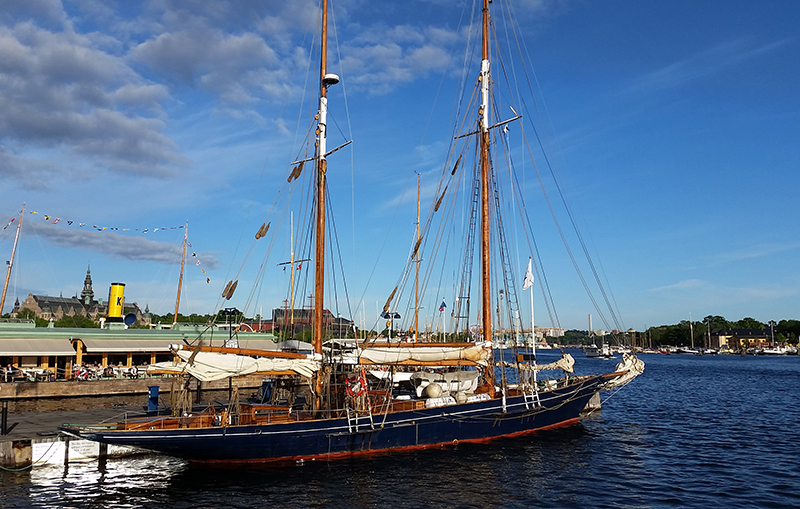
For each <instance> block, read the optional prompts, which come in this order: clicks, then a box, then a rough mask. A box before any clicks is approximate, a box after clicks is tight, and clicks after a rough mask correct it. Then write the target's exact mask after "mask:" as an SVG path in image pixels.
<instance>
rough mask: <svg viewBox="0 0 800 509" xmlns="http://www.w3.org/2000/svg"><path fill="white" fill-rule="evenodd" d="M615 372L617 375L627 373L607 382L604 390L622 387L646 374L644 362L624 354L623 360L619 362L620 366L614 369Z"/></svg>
mask: <svg viewBox="0 0 800 509" xmlns="http://www.w3.org/2000/svg"><path fill="white" fill-rule="evenodd" d="M614 371H615V372H617V373H619V372H621V371H625V374H624V375H621V376H619V377H617V378H614V379H612V380H609V381H608V382H606V385H605V386H604V387H603V389H605V390H609V389H614V388H616V387H622V386H623V385H625V384H627V383H628V382H630V381H631V380H633V379H634V378H636V377H637V376H639V375H641V374H642V373H644V362H643V361H641V360H640V359H639V358H638V357H636V356H635V355H629V354H627V353H624V354H622V360H621V361H620V362H619V364H617V367H616V368H614Z"/></svg>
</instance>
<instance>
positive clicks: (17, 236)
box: [0, 203, 25, 315]
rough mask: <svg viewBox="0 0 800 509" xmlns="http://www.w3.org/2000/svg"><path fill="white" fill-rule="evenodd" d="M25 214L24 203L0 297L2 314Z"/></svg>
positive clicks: (0, 312)
mask: <svg viewBox="0 0 800 509" xmlns="http://www.w3.org/2000/svg"><path fill="white" fill-rule="evenodd" d="M24 214H25V204H24V203H23V204H22V212H20V213H19V222H18V223H17V233H16V234H15V235H14V247H12V248H11V259H10V260H9V261H8V270H7V271H6V282H5V284H3V296H2V297H0V315H2V314H3V306H4V305H5V303H6V292H7V291H8V280H9V279H11V267H13V266H14V254H15V253H16V252H17V242H19V230H20V228H22V216H23V215H24Z"/></svg>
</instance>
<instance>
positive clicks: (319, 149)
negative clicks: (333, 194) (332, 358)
mask: <svg viewBox="0 0 800 509" xmlns="http://www.w3.org/2000/svg"><path fill="white" fill-rule="evenodd" d="M321 24H322V36H321V37H320V48H319V57H320V58H319V112H318V113H317V120H318V122H319V123H318V124H317V140H316V141H317V143H316V154H315V155H316V159H317V175H316V177H317V179H316V181H317V189H316V197H317V203H316V206H317V226H316V250H315V256H316V267H315V272H314V351H315V352H316V353H322V332H323V329H324V323H323V316H322V311H323V304H324V302H323V300H324V295H325V203H326V201H325V178H326V177H325V174H326V172H327V169H328V161H327V160H326V159H325V157H326V152H327V150H328V149H327V134H328V87H329V86H331V85H335V84H336V83H338V82H339V77H338V76H336V75H335V74H328V73H327V66H328V2H327V0H322V23H321Z"/></svg>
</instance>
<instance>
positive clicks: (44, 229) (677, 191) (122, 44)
mask: <svg viewBox="0 0 800 509" xmlns="http://www.w3.org/2000/svg"><path fill="white" fill-rule="evenodd" d="M498 3H499V2H495V4H498ZM514 5H515V10H516V13H517V16H518V21H519V23H520V26H521V27H522V28H523V32H524V35H525V38H526V41H527V47H528V50H529V52H530V59H531V61H532V62H533V65H534V69H535V72H536V77H537V79H538V85H539V86H540V87H541V91H542V97H543V102H540V106H543V107H546V110H547V113H548V114H549V120H548V127H549V129H550V130H549V132H548V139H549V141H550V143H551V145H552V146H553V147H554V154H555V161H554V162H555V163H556V168H557V171H558V173H559V175H560V177H561V181H562V183H563V185H564V189H565V192H566V193H567V195H568V199H569V203H570V206H571V207H572V209H573V211H574V213H575V216H576V218H577V220H578V222H579V223H580V225H581V229H582V232H583V234H584V236H585V238H586V239H587V244H588V246H589V247H590V249H591V250H592V251H593V255H594V256H596V258H595V261H596V262H598V263H599V264H600V265H601V267H602V274H603V278H604V279H605V280H607V282H608V288H609V289H610V291H611V292H613V299H614V301H615V302H616V305H617V308H618V310H619V314H620V317H621V320H622V323H623V325H624V326H625V327H626V328H627V327H633V328H636V329H639V330H641V329H643V328H644V327H645V326H646V325H647V326H649V325H659V324H663V323H675V322H678V321H680V320H685V319H688V318H689V315H690V314H691V316H692V318H694V319H701V318H702V317H704V316H706V315H722V316H724V317H726V318H728V319H729V320H737V319H740V318H743V317H745V316H752V317H754V318H756V319H758V320H761V321H767V320H771V319H776V320H778V319H783V318H798V313H797V308H798V301H799V300H800V295H799V294H800V272H799V270H800V269H798V261H800V257H799V256H798V253H799V252H800V238H798V234H797V224H798V216H799V215H800V213H799V212H798V200H797V192H798V189H800V182H798V178H799V177H798V172H797V171H796V170H797V168H798V162H799V161H800V143H798V142H800V94H798V86H799V85H800V41H798V37H797V26H798V24H799V23H800V4H798V3H797V2H794V1H773V2H768V3H765V2H736V1H707V2H690V1H685V2H684V1H672V2H639V1H611V2H588V1H571V0H563V1H551V2H540V1H534V0H528V1H520V2H516V3H515V4H514ZM315 6H316V4H315V3H314V2H310V1H306V0H299V1H294V2H282V1H281V2H278V1H245V0H242V1H229V2H226V1H219V2H214V3H209V2H196V1H179V0H159V1H142V2H122V1H119V2H100V1H97V0H84V1H74V2H62V1H58V0H25V1H23V0H11V1H7V2H4V7H3V9H2V12H0V119H2V120H1V121H0V182H2V187H0V221H2V223H3V224H4V225H5V224H6V222H7V221H8V220H10V219H11V218H12V217H14V216H15V215H17V214H18V213H19V210H20V207H21V205H22V203H23V202H25V203H26V208H27V210H28V211H31V210H32V211H36V212H37V214H36V215H32V214H29V213H28V212H26V215H25V218H24V220H23V221H24V222H23V228H22V238H21V242H20V246H19V249H18V257H17V259H16V262H15V267H14V269H15V270H14V275H13V276H12V279H11V287H10V289H9V296H8V298H7V303H6V309H5V311H6V312H7V311H8V310H9V309H10V304H11V303H13V301H14V299H15V298H16V297H19V298H20V299H23V298H24V297H25V296H26V295H27V294H28V293H29V292H33V293H36V294H49V295H54V296H57V295H59V294H63V295H64V296H72V295H74V294H76V293H79V292H80V290H81V287H82V282H83V277H84V274H85V271H86V267H87V265H91V269H92V276H93V279H94V282H95V291H96V293H97V294H98V295H99V296H105V293H106V292H107V288H108V285H109V284H110V283H111V282H117V281H120V282H124V283H126V285H127V286H126V288H127V290H126V296H127V298H128V300H135V301H136V302H138V303H139V305H140V306H142V307H144V305H146V304H147V305H149V307H150V309H151V310H152V311H154V312H157V313H166V312H170V311H172V309H173V308H174V300H175V294H176V291H177V279H178V272H179V260H180V249H181V243H182V240H183V235H182V230H181V229H168V230H159V231H157V232H155V233H154V232H153V231H152V229H153V228H165V227H166V228H172V227H175V226H180V225H183V224H184V223H185V222H186V221H188V222H189V241H190V242H191V243H192V247H191V248H189V251H190V252H193V253H196V255H197V256H196V257H193V258H192V257H190V262H189V264H187V269H186V280H185V281H186V283H185V294H184V297H183V298H182V304H181V311H182V312H184V313H191V312H197V313H210V312H214V311H215V307H216V306H219V305H220V301H219V298H218V295H219V292H220V291H221V289H222V286H224V283H225V282H226V281H227V280H228V279H232V278H234V277H235V276H236V274H237V271H238V270H239V269H238V265H239V263H240V262H241V260H242V259H243V258H244V255H245V253H246V252H247V250H248V249H249V248H250V243H251V239H252V235H253V233H254V232H255V231H256V230H257V229H258V227H259V226H260V225H261V223H262V221H263V220H264V217H265V215H266V213H267V211H268V210H269V206H270V204H271V203H272V200H273V197H274V194H275V191H276V189H277V184H276V183H277V182H281V181H283V180H284V179H285V176H286V172H287V170H288V162H290V161H291V160H292V159H293V158H294V157H295V156H296V152H297V150H298V147H299V145H300V143H299V142H300V139H301V138H302V136H303V134H304V131H303V129H305V118H306V117H307V113H308V110H309V106H308V104H309V101H310V100H311V98H310V96H308V95H306V96H303V89H304V88H308V87H305V82H306V80H307V79H309V80H310V82H312V83H313V82H314V81H315V80H316V79H317V78H316V73H317V72H318V71H317V67H316V64H312V65H311V68H310V69H309V67H308V66H309V53H308V52H309V50H308V48H309V47H310V44H309V41H310V40H311V38H312V37H314V36H315V31H316V22H317V21H316V16H317V15H316V7H315ZM463 8H464V4H463V3H462V2H455V1H445V0H438V1H427V2H418V1H405V2H368V1H364V0H340V1H336V2H334V3H333V14H332V20H331V21H332V23H335V35H336V36H337V37H336V38H334V39H333V40H332V41H331V43H330V44H331V46H330V57H329V58H330V70H331V71H333V72H336V73H338V74H340V75H341V77H342V83H341V84H340V85H337V87H335V88H332V89H331V92H330V101H331V114H332V116H333V118H334V122H333V123H332V124H331V125H330V126H329V132H330V133H331V141H330V142H329V143H330V145H332V146H335V145H337V144H339V143H341V142H342V141H343V140H344V139H350V138H352V139H353V140H354V143H353V145H352V146H351V147H349V148H348V149H346V150H343V151H341V152H339V153H337V154H336V155H334V156H332V157H331V158H330V160H329V166H330V168H331V169H330V173H329V178H330V179H331V180H330V182H331V184H330V185H331V195H332V197H333V210H334V213H335V215H336V218H337V225H338V226H339V227H340V231H339V237H340V242H341V245H342V251H343V259H344V270H345V271H346V272H348V274H347V280H348V288H349V292H350V295H351V298H352V300H353V301H355V302H354V303H353V307H356V305H358V302H363V307H364V309H365V310H366V311H365V314H366V315H367V316H368V317H372V316H374V314H375V311H374V308H375V306H376V304H375V303H376V302H380V303H381V305H382V303H383V302H384V301H385V299H386V296H387V295H388V293H389V292H390V291H391V288H392V287H393V286H394V284H395V281H396V279H397V273H398V271H399V270H400V269H401V267H400V266H401V265H402V264H403V260H404V258H405V256H406V255H407V251H408V249H409V248H408V244H409V240H410V237H411V232H412V231H413V222H414V213H415V204H414V202H415V194H416V173H415V172H419V173H420V174H421V175H422V178H423V197H422V200H423V202H424V203H423V207H424V206H425V202H426V201H427V204H430V202H431V200H434V199H435V196H434V190H433V184H434V177H433V175H434V173H435V172H438V171H439V169H440V167H441V164H442V161H443V160H444V156H445V150H446V145H447V140H448V137H449V135H450V132H449V131H448V126H449V125H450V124H449V122H448V121H446V120H445V118H446V117H447V114H448V113H450V112H451V110H452V103H453V101H452V98H451V97H450V96H449V95H447V94H450V93H451V92H452V91H453V90H455V89H454V85H453V82H454V80H455V78H456V77H457V76H458V72H459V68H460V61H459V57H458V54H459V53H458V50H454V48H457V47H458V46H459V43H460V42H461V41H462V40H463V37H464V32H463V29H462V28H460V27H461V26H463V24H464V22H463V21H462V22H461V23H459V19H461V17H462V16H464V14H463ZM474 75H475V72H472V74H471V76H474ZM307 76H308V78H307ZM303 100H304V101H305V102H302V101H303ZM301 102H302V104H304V105H305V106H304V108H305V109H304V111H303V113H301V114H298V108H299V107H300V105H301ZM298 125H300V126H302V127H301V128H300V130H299V131H298ZM534 201H535V199H534ZM45 214H46V215H49V216H51V219H50V220H49V221H45V220H44V219H43V217H44V215H45ZM537 217H538V216H537ZM55 218H60V219H61V220H60V221H59V222H58V223H57V224H53V223H52V221H53V220H54V219H55ZM541 218H543V220H547V214H546V213H543V214H542V215H541ZM67 221H73V224H72V225H69V224H66V222H67ZM79 223H85V224H86V226H85V227H83V228H81V227H78V226H77V225H78V224H79ZM91 225H98V226H101V227H102V226H106V227H109V228H110V227H115V228H120V229H122V228H130V229H133V230H132V231H124V232H123V231H120V230H115V231H112V230H105V231H102V232H99V231H96V230H92V229H90V228H88V227H89V226H91ZM136 228H139V229H140V231H139V232H136V231H135V229H136ZM143 229H148V232H147V233H142V232H141V230H143ZM284 237H286V238H284V239H283V242H286V244H287V246H286V247H282V248H277V247H276V248H275V249H274V251H273V252H272V254H271V256H270V259H269V261H268V262H267V263H266V266H267V270H266V272H265V280H264V281H265V282H264V284H263V286H262V288H261V290H259V292H258V293H257V295H256V297H255V298H254V299H252V301H251V302H250V304H249V305H250V308H251V312H252V311H253V310H255V311H256V312H257V311H258V309H261V308H263V309H264V310H267V309H271V308H272V307H276V306H279V305H280V301H281V300H282V299H283V298H285V290H284V286H285V283H286V280H287V278H286V277H285V275H283V273H282V272H281V271H280V270H279V269H278V268H277V266H276V264H277V263H278V262H280V261H283V260H284V259H285V258H286V257H287V256H288V233H287V234H286V235H284ZM12 242H13V228H11V227H9V228H7V229H6V230H3V231H2V232H0V252H2V253H5V254H3V256H4V257H5V258H4V259H7V258H8V255H9V254H10V251H11V245H12ZM539 242H540V248H541V249H542V250H544V251H546V252H547V253H549V255H547V256H545V260H544V262H545V263H547V264H548V269H547V270H548V274H549V277H550V279H551V285H552V286H553V293H554V297H555V300H556V305H557V306H558V307H559V316H560V322H561V325H562V326H564V327H566V328H586V326H587V315H588V314H589V313H592V312H593V311H592V308H591V305H590V302H589V301H588V299H587V298H586V297H585V295H584V294H583V290H582V288H581V286H580V283H579V282H578V279H577V278H576V276H575V275H574V274H573V273H572V267H571V265H570V264H569V263H568V261H567V260H566V255H565V253H564V248H563V246H562V245H561V243H560V241H559V240H558V239H557V237H556V236H555V235H550V236H548V235H547V234H543V235H542V236H541V237H540V239H539ZM197 260H199V261H200V266H197V265H194V262H196V261H197ZM253 260H255V262H253ZM260 260H261V255H259V254H255V255H251V256H250V258H249V261H250V265H251V267H250V268H245V269H243V270H242V272H241V273H240V274H239V276H238V277H239V278H240V279H241V280H242V283H240V284H242V285H244V284H246V283H252V281H253V280H254V279H256V277H257V275H256V274H257V270H258V264H259V263H260ZM200 269H203V270H205V274H204V273H203V272H201V270H200ZM520 270H524V269H523V268H520ZM206 277H208V278H209V279H210V280H211V282H210V283H207V282H206V279H205V278H206ZM240 292H241V290H240ZM241 295H242V296H243V297H242V299H243V298H244V297H246V292H241ZM432 298H433V299H435V300H438V299H439V298H440V297H439V296H435V297H432ZM231 304H233V305H237V306H238V307H240V308H241V307H243V304H244V303H243V302H237V298H234V300H233V301H232V302H231ZM526 306H527V304H525V303H522V304H521V308H522V309H526ZM430 307H432V306H429V308H430ZM265 314H266V311H265ZM540 323H541V322H540ZM599 326H601V325H598V324H597V323H595V328H598V327H599Z"/></svg>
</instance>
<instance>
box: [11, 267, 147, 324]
mask: <svg viewBox="0 0 800 509" xmlns="http://www.w3.org/2000/svg"><path fill="white" fill-rule="evenodd" d="M108 302H109V301H108V299H107V300H106V301H105V302H103V300H102V299H100V300H95V298H94V289H93V288H92V274H91V271H90V269H86V277H85V278H84V281H83V289H82V290H81V293H80V298H79V297H78V296H77V294H76V295H75V296H74V297H51V296H49V295H34V294H32V293H29V294H28V297H27V298H26V299H25V300H24V301H23V302H22V304H20V302H19V299H17V301H16V302H15V303H14V308H13V309H12V310H11V315H10V316H11V318H17V317H18V315H19V312H20V311H22V310H25V309H30V310H31V311H33V313H34V316H36V318H41V319H43V320H48V321H57V320H61V319H62V318H64V317H70V316H83V317H87V318H90V319H92V320H94V321H99V320H100V318H104V317H106V316H108ZM127 314H133V315H135V316H136V323H139V324H143V325H148V324H149V318H150V317H149V313H142V310H141V309H139V306H138V305H137V304H136V303H135V302H125V305H124V308H123V315H127Z"/></svg>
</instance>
